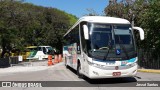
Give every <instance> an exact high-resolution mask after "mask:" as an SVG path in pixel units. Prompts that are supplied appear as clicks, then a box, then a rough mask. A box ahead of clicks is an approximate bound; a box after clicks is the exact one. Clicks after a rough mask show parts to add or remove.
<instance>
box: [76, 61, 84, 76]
mask: <svg viewBox="0 0 160 90" xmlns="http://www.w3.org/2000/svg"><path fill="white" fill-rule="evenodd" d="M80 70H81V64H80V62H78V66H77V75H78V78H83V74H81V73H80Z"/></svg>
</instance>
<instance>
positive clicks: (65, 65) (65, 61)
mask: <svg viewBox="0 0 160 90" xmlns="http://www.w3.org/2000/svg"><path fill="white" fill-rule="evenodd" d="M65 66H66V68H67V69H68V65H67V59H66V57H65Z"/></svg>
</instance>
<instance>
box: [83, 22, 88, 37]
mask: <svg viewBox="0 0 160 90" xmlns="http://www.w3.org/2000/svg"><path fill="white" fill-rule="evenodd" d="M83 32H84V38H85V39H86V40H88V39H89V30H88V27H87V25H83Z"/></svg>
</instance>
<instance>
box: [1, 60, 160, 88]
mask: <svg viewBox="0 0 160 90" xmlns="http://www.w3.org/2000/svg"><path fill="white" fill-rule="evenodd" d="M0 81H22V82H25V81H36V82H37V81H38V82H39V81H44V82H43V84H45V83H46V84H47V83H56V82H57V81H58V82H57V83H58V84H59V85H60V84H61V85H60V87H55V86H56V85H55V84H54V85H53V87H42V88H33V87H32V88H26V87H24V88H15V87H14V88H13V87H12V88H8V87H6V88H0V90H24V89H25V90H44V89H45V90H89V89H91V90H121V89H123V90H152V89H154V90H160V86H159V87H136V84H137V83H142V84H143V83H146V82H147V83H148V82H150V81H160V74H153V73H142V72H138V74H137V76H136V77H135V78H115V79H97V80H90V79H88V78H84V79H80V78H78V76H77V75H76V71H74V70H72V69H71V68H69V69H66V67H65V66H64V63H63V62H62V63H59V64H56V65H54V66H49V67H48V68H45V69H42V70H39V71H35V70H34V71H27V72H16V73H4V74H3V73H2V74H0ZM46 81H51V82H46ZM139 81H145V82H139ZM135 83H136V84H135ZM65 85H69V86H67V87H65ZM131 85H132V87H131ZM42 86H43V85H42Z"/></svg>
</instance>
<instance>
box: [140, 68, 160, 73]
mask: <svg viewBox="0 0 160 90" xmlns="http://www.w3.org/2000/svg"><path fill="white" fill-rule="evenodd" d="M138 72H146V73H158V74H160V70H152V69H138Z"/></svg>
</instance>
